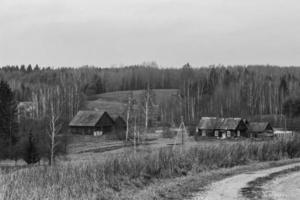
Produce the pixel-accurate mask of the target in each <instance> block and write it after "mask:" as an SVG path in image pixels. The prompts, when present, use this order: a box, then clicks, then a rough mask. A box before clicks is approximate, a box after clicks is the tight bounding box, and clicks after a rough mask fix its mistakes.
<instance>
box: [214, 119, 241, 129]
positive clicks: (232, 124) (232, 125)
mask: <svg viewBox="0 0 300 200" xmlns="http://www.w3.org/2000/svg"><path fill="white" fill-rule="evenodd" d="M241 121H242V118H225V119H224V121H223V122H222V124H221V125H220V127H219V129H222V130H235V129H237V127H238V125H239V124H240V122H241Z"/></svg>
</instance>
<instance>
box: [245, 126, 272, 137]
mask: <svg viewBox="0 0 300 200" xmlns="http://www.w3.org/2000/svg"><path fill="white" fill-rule="evenodd" d="M248 132H249V134H250V137H254V138H256V137H272V136H274V130H273V128H272V126H271V124H270V123H269V122H250V123H249V125H248Z"/></svg>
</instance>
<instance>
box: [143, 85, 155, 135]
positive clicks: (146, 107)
mask: <svg viewBox="0 0 300 200" xmlns="http://www.w3.org/2000/svg"><path fill="white" fill-rule="evenodd" d="M153 99H154V93H153V91H152V90H151V89H150V84H149V83H148V84H147V89H146V90H145V92H144V94H143V96H142V109H143V111H144V115H145V131H146V132H147V130H148V127H149V118H150V114H151V108H152V107H153V106H154V102H153Z"/></svg>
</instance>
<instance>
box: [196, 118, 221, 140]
mask: <svg viewBox="0 0 300 200" xmlns="http://www.w3.org/2000/svg"><path fill="white" fill-rule="evenodd" d="M223 120H224V119H223V118H221V119H220V118H216V117H202V118H201V119H200V122H199V124H198V126H197V128H196V129H197V130H196V132H198V133H200V134H201V136H208V137H213V136H215V132H216V133H217V131H216V130H217V129H218V127H219V126H220V124H221V123H222V121H223ZM217 137H218V136H217Z"/></svg>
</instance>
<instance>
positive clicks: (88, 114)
mask: <svg viewBox="0 0 300 200" xmlns="http://www.w3.org/2000/svg"><path fill="white" fill-rule="evenodd" d="M104 113H105V112H103V111H79V112H78V113H77V114H76V116H75V117H74V118H73V119H72V121H71V122H70V124H69V126H83V127H94V126H96V124H97V123H98V121H99V120H100V119H101V117H102V115H103V114H104Z"/></svg>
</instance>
